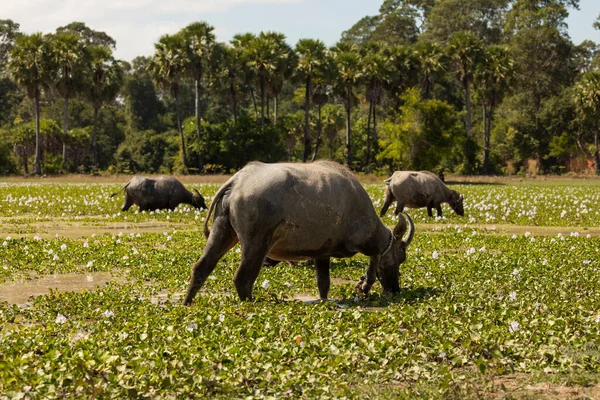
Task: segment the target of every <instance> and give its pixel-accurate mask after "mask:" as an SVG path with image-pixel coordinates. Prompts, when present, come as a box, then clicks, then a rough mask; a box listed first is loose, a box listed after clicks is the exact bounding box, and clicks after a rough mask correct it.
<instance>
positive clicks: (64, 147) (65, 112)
mask: <svg viewBox="0 0 600 400" xmlns="http://www.w3.org/2000/svg"><path fill="white" fill-rule="evenodd" d="M68 132H69V95H68V93H67V94H65V105H64V109H63V141H62V142H63V143H62V163H61V166H60V167H61V169H63V170H64V169H65V167H66V166H67V134H68ZM63 172H64V171H63Z"/></svg>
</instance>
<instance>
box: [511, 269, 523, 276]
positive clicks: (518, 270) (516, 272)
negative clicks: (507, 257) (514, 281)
mask: <svg viewBox="0 0 600 400" xmlns="http://www.w3.org/2000/svg"><path fill="white" fill-rule="evenodd" d="M520 272H521V270H520V269H516V268H515V269H514V270H513V272H512V275H513V276H517V275H519V273H520Z"/></svg>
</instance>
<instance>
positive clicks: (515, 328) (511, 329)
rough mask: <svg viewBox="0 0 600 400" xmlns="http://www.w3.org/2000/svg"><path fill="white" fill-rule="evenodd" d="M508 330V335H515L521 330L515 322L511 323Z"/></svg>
mask: <svg viewBox="0 0 600 400" xmlns="http://www.w3.org/2000/svg"><path fill="white" fill-rule="evenodd" d="M508 330H509V332H510V333H517V332H519V331H520V330H521V325H519V323H518V322H517V321H513V322H511V323H510V326H509V327H508Z"/></svg>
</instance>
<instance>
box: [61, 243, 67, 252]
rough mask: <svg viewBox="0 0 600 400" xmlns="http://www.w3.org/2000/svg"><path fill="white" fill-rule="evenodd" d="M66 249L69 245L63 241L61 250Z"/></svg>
mask: <svg viewBox="0 0 600 400" xmlns="http://www.w3.org/2000/svg"><path fill="white" fill-rule="evenodd" d="M66 249H67V245H66V244H64V243H63V244H62V245H61V246H60V250H61V251H65V250H66Z"/></svg>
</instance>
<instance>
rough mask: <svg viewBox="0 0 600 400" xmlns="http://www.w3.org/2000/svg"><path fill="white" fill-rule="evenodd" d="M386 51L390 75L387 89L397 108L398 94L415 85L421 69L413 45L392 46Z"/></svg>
mask: <svg viewBox="0 0 600 400" xmlns="http://www.w3.org/2000/svg"><path fill="white" fill-rule="evenodd" d="M388 53H389V54H388V55H387V57H388V58H389V61H388V62H389V67H390V71H389V73H390V76H389V82H388V86H387V89H388V90H389V91H390V94H391V95H392V96H391V97H392V98H393V99H395V101H396V108H399V107H400V106H401V104H400V103H399V100H400V96H401V95H402V94H403V93H404V91H405V90H406V89H408V88H410V87H414V86H417V83H418V80H419V76H418V75H419V71H420V70H421V68H420V65H419V64H420V60H419V53H418V52H417V50H416V49H415V48H414V46H406V45H400V46H394V47H392V48H390V49H389V51H388Z"/></svg>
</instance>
